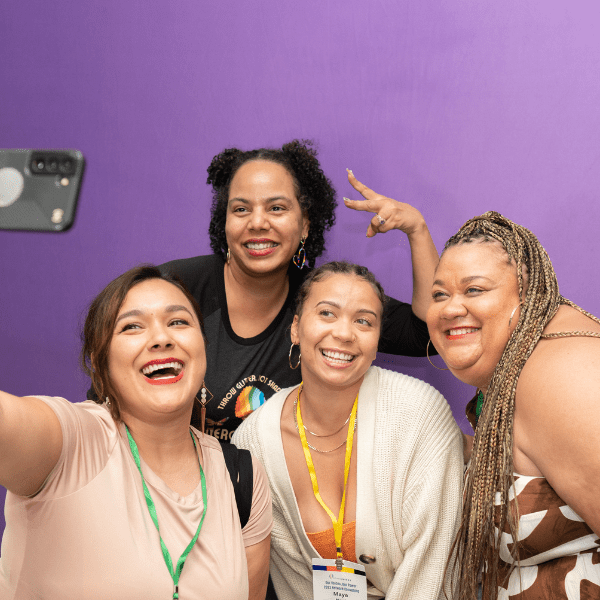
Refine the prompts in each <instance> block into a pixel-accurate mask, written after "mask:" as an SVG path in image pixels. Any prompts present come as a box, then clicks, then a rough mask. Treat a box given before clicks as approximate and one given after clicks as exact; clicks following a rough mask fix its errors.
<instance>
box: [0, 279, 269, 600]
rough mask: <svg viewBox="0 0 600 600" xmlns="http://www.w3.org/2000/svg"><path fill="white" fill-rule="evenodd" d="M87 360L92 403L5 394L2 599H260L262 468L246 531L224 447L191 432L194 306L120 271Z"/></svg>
mask: <svg viewBox="0 0 600 600" xmlns="http://www.w3.org/2000/svg"><path fill="white" fill-rule="evenodd" d="M82 358H83V361H84V363H85V367H86V371H87V372H88V374H89V375H90V376H91V378H92V382H93V386H94V389H95V391H96V394H97V397H98V398H99V400H98V402H97V403H94V402H82V403H77V404H72V403H70V402H68V401H67V400H65V399H63V398H49V397H45V396H29V397H24V398H18V397H16V396H13V395H11V394H8V393H6V392H0V416H1V418H0V484H1V485H3V486H5V487H6V488H7V490H8V493H7V498H6V506H5V513H6V530H5V532H4V537H3V540H2V558H1V559H0V597H1V598H3V599H6V600H8V599H13V598H14V599H15V600H20V599H29V598H44V600H63V599H64V600H67V599H69V600H70V599H72V598H86V600H95V599H97V600H106V599H107V598H110V599H111V600H120V599H122V600H125V599H126V598H128V599H129V598H144V599H145V600H148V599H152V600H153V599H156V600H158V599H161V600H164V599H165V598H172V599H173V600H177V599H178V598H182V599H188V598H189V599H198V600H199V599H200V598H207V597H212V598H220V599H225V598H229V599H231V600H248V599H250V600H263V599H264V597H265V591H266V586H267V574H268V561H269V542H270V535H269V534H270V529H271V524H272V517H271V502H270V495H269V490H268V484H267V481H266V477H265V475H264V472H263V470H262V467H261V466H260V465H259V464H258V463H256V462H254V465H253V467H252V469H253V480H254V487H253V494H252V509H251V514H250V518H249V520H248V522H247V524H246V526H245V527H244V528H243V529H242V527H241V525H240V518H239V517H238V509H237V508H236V499H235V495H234V488H233V485H232V481H231V479H230V476H229V473H228V470H227V467H226V464H225V460H224V457H223V452H222V450H221V447H220V445H219V443H218V442H217V441H216V440H214V439H213V438H212V437H210V436H206V435H203V434H202V433H200V432H199V431H198V430H196V429H194V428H190V417H191V413H192V407H193V405H194V402H195V396H196V392H197V390H198V389H199V388H200V387H201V386H202V382H203V380H204V374H205V370H206V354H205V342H204V335H203V323H202V314H201V312H200V310H199V309H198V307H197V305H196V303H195V301H194V299H193V297H192V296H191V295H190V294H189V292H187V290H185V289H184V288H183V287H182V286H181V284H180V283H178V282H176V281H174V280H173V279H171V278H169V277H166V276H165V275H163V274H161V272H160V271H159V270H158V269H157V268H156V267H138V268H135V269H132V270H130V271H128V272H127V273H125V274H123V275H121V276H120V277H118V278H117V279H115V280H114V281H113V282H112V283H110V284H109V285H108V286H107V287H106V288H105V289H104V290H103V291H102V292H101V293H100V294H99V295H98V297H97V298H96V299H95V300H94V302H93V303H92V305H91V307H90V310H89V313H88V316H87V319H86V324H85V328H84V346H83V352H82Z"/></svg>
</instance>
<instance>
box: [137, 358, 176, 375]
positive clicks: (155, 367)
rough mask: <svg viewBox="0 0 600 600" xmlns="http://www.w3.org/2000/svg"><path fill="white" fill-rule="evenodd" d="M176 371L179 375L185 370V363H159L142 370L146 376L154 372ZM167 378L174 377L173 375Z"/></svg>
mask: <svg viewBox="0 0 600 600" xmlns="http://www.w3.org/2000/svg"><path fill="white" fill-rule="evenodd" d="M168 368H171V369H175V374H176V375H179V373H180V372H181V369H183V363H180V362H179V361H177V362H169V363H159V364H154V365H148V366H147V367H144V368H143V369H142V373H143V374H144V375H151V374H152V373H154V371H158V370H159V369H168ZM167 377H173V375H167Z"/></svg>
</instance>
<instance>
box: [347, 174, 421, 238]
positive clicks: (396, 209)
mask: <svg viewBox="0 0 600 600" xmlns="http://www.w3.org/2000/svg"><path fill="white" fill-rule="evenodd" d="M348 181H349V182H350V184H351V185H352V187H353V188H354V189H355V190H356V191H357V192H359V193H360V195H361V196H362V197H363V198H364V200H349V199H348V198H344V204H345V205H346V206H347V207H348V208H351V209H353V210H362V211H366V212H371V213H375V216H374V217H373V218H372V219H371V222H370V223H369V227H368V229H367V237H373V236H374V235H376V234H378V233H385V232H386V231H390V230H391V229H399V230H400V231H403V232H404V233H406V235H408V236H409V237H411V236H412V235H413V234H414V233H417V232H419V231H422V230H423V229H424V228H426V227H427V225H426V223H425V219H424V218H423V215H422V214H421V213H420V212H419V211H418V210H417V209H416V208H415V207H414V206H411V205H410V204H406V203H405V202H398V201H397V200H393V199H392V198H388V197H387V196H382V195H381V194H378V193H377V192H374V191H373V190H372V189H371V188H368V187H367V186H366V185H365V184H364V183H361V182H360V181H358V179H356V177H355V176H354V173H352V171H350V170H348Z"/></svg>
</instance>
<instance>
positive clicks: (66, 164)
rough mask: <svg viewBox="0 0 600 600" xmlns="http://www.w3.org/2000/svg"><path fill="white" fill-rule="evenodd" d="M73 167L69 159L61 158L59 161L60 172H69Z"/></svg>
mask: <svg viewBox="0 0 600 600" xmlns="http://www.w3.org/2000/svg"><path fill="white" fill-rule="evenodd" d="M72 169H73V163H72V162H71V161H70V160H68V159H67V160H63V161H62V162H61V163H60V172H61V173H71V171H72Z"/></svg>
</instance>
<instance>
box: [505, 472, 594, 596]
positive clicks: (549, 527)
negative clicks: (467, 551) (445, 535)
mask: <svg viewBox="0 0 600 600" xmlns="http://www.w3.org/2000/svg"><path fill="white" fill-rule="evenodd" d="M515 497H516V498H517V501H518V510H519V533H518V537H519V540H518V545H519V558H520V567H518V566H517V567H516V568H515V569H514V570H513V572H512V573H511V575H510V577H509V579H508V581H505V580H506V575H507V574H508V572H509V570H510V566H511V564H512V559H511V551H512V550H513V547H514V540H513V538H512V536H511V535H510V533H509V531H508V524H507V526H506V528H505V530H504V531H503V532H502V538H501V543H500V573H499V575H500V577H499V579H498V581H504V583H503V584H502V585H499V588H498V600H513V599H514V600H517V599H518V600H548V599H552V600H563V599H564V600H599V599H600V539H598V536H597V535H596V534H595V533H594V532H593V531H592V530H591V529H590V528H589V527H588V526H587V525H586V524H585V522H584V521H583V519H582V518H581V517H579V516H578V515H577V514H576V513H575V511H573V509H571V508H570V507H569V506H567V505H566V504H565V502H564V501H563V500H561V498H560V497H559V496H558V494H557V493H556V492H555V491H554V489H552V487H551V486H550V484H549V483H548V481H547V480H546V478H545V477H528V476H524V475H515V483H514V486H513V487H512V488H511V489H510V492H509V498H510V504H511V508H513V507H514V499H515ZM499 504H500V494H497V495H496V511H495V516H494V517H495V522H496V531H498V529H497V527H498V523H499V516H500V515H499V513H500V508H499Z"/></svg>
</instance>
